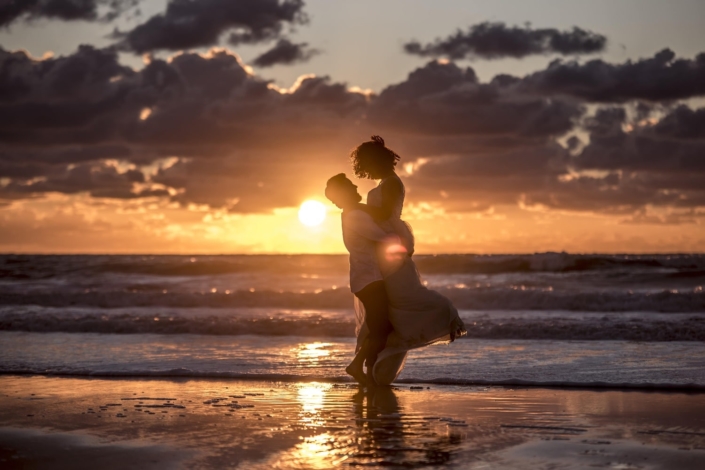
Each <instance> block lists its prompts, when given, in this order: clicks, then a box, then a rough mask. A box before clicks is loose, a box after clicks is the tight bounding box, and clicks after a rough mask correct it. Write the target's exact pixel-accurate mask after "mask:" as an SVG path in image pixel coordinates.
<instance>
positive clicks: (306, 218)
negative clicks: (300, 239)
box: [299, 201, 326, 227]
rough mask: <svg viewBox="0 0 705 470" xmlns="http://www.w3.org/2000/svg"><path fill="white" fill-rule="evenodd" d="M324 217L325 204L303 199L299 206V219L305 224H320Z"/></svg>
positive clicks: (312, 225) (310, 225) (311, 225)
mask: <svg viewBox="0 0 705 470" xmlns="http://www.w3.org/2000/svg"><path fill="white" fill-rule="evenodd" d="M325 218H326V206H324V205H323V203H320V202H318V201H305V202H304V203H303V204H301V207H300V208H299V220H300V221H301V223H302V224H304V225H306V226H309V227H314V226H316V225H321V223H322V222H323V221H324V220H325Z"/></svg>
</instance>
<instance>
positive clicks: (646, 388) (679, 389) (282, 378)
mask: <svg viewBox="0 0 705 470" xmlns="http://www.w3.org/2000/svg"><path fill="white" fill-rule="evenodd" d="M13 376H16V377H44V378H74V379H102V380H112V379H114V380H131V379H133V380H160V379H164V380H171V379H184V380H236V381H243V382H262V381H270V382H285V383H328V384H343V385H345V384H351V385H354V384H356V382H355V381H354V380H353V379H352V378H351V377H349V376H347V375H346V376H338V377H315V376H313V377H312V376H306V375H290V374H281V375H280V374H237V373H231V372H205V373H194V372H192V371H184V372H178V371H173V372H152V371H145V372H139V371H126V372H124V373H122V372H110V373H105V374H102V373H100V372H90V373H86V374H83V373H71V372H67V373H53V372H48V373H47V372H38V371H32V370H26V371H25V370H18V371H0V378H2V377H13ZM406 385H420V386H421V385H423V386H426V385H428V386H430V385H434V386H448V387H502V388H517V387H518V388H527V389H534V388H535V389H547V390H585V391H602V390H604V391H624V392H629V391H634V392H650V391H651V392H655V393H659V392H662V393H669V392H672V393H685V394H693V395H699V394H705V385H704V384H697V383H691V384H668V383H654V384H651V383H647V384H633V383H610V382H586V383H570V382H568V383H566V382H550V381H548V382H537V381H528V380H521V379H510V380H496V381H492V380H464V379H444V378H438V379H430V380H426V379H424V380H421V379H418V380H417V379H407V378H403V379H397V380H396V381H395V382H394V383H393V384H392V387H394V386H406Z"/></svg>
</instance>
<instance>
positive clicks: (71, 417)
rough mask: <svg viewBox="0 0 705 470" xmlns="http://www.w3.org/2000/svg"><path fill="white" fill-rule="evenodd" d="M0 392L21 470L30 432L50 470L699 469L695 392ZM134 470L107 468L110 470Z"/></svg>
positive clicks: (294, 385) (192, 386) (77, 383)
mask: <svg viewBox="0 0 705 470" xmlns="http://www.w3.org/2000/svg"><path fill="white" fill-rule="evenodd" d="M304 349H305V350H307V351H311V350H314V351H315V350H318V349H321V348H319V347H312V348H304ZM306 354H307V353H306ZM0 390H2V393H0V427H2V428H3V429H4V431H3V432H5V434H4V435H0V461H1V460H2V458H16V457H17V459H18V462H19V463H21V464H22V465H24V466H25V467H26V468H32V465H34V464H35V463H36V460H37V459H39V458H42V455H43V454H42V455H40V454H37V450H36V445H35V444H34V441H33V440H32V439H35V437H33V436H34V434H31V433H30V434H28V433H27V432H26V430H27V429H30V430H31V429H34V430H39V429H41V430H42V432H43V433H44V434H42V436H43V437H41V438H42V439H44V440H45V441H46V442H49V443H51V442H54V441H56V443H60V444H61V445H59V444H56V445H53V444H52V446H53V447H51V448H52V449H54V450H52V452H53V454H52V455H51V457H52V459H53V460H54V461H56V462H69V461H71V462H74V461H82V460H81V459H85V458H87V456H88V455H94V454H102V453H110V452H112V450H115V449H117V448H123V447H125V448H130V449H132V448H142V447H144V446H151V447H150V448H151V449H152V450H154V452H155V453H156V454H159V456H160V457H158V458H160V459H162V458H166V457H165V456H170V458H171V459H173V460H178V461H180V462H181V463H182V464H183V465H175V466H176V467H177V468H198V469H210V468H212V469H221V468H241V469H247V470H250V469H266V470H272V469H326V468H337V467H341V466H353V467H365V468H389V467H391V468H441V467H442V468H472V469H480V468H503V469H504V468H510V469H513V468H516V469H523V468H529V467H527V466H526V462H527V459H532V460H531V462H532V467H531V468H554V467H553V466H555V465H557V467H555V468H566V469H571V468H586V467H606V468H625V469H626V468H629V469H631V468H650V467H648V466H646V467H644V466H643V463H644V462H643V461H644V459H648V460H649V462H652V463H653V462H660V465H661V467H660V468H679V469H684V470H685V469H691V468H692V469H698V470H699V469H700V468H702V465H699V463H700V462H702V459H705V400H703V399H702V395H698V394H682V393H680V394H679V393H644V392H623V391H599V392H597V391H590V390H559V389H538V388H533V389H511V388H500V387H492V388H486V387H438V386H432V388H428V387H427V386H423V387H421V386H413V387H410V386H403V387H402V386H400V387H396V388H375V389H370V390H367V389H364V388H359V387H358V386H357V385H352V384H341V383H335V384H334V383H320V382H308V383H305V382H289V383H282V382H259V381H237V380H182V379H179V380H108V379H73V378H45V377H10V376H6V377H0ZM65 435H71V436H74V437H75V436H76V435H83V436H90V437H92V438H96V439H93V440H91V439H83V440H80V441H76V442H78V443H74V440H72V439H65V438H64V437H62V436H65ZM3 436H4V437H3ZM3 439H5V440H4V441H3ZM50 441H51V442H50ZM8 442H13V444H12V445H9V444H8ZM64 442H67V443H68V444H66V445H65V444H63V443H64ZM94 442H97V443H98V444H94ZM116 446H117V447H116ZM154 446H158V447H159V448H157V447H154ZM47 448H49V447H47ZM3 452H5V454H3ZM150 452H151V451H150ZM113 454H114V453H113ZM113 454H110V455H113ZM106 455H107V454H106ZM119 455H122V454H119ZM119 455H118V457H119ZM130 455H132V457H135V456H137V455H141V454H139V453H130V452H126V453H124V457H125V458H128V457H130ZM132 457H130V458H132ZM135 458H136V457H135ZM86 461H88V460H86ZM610 462H611V463H610ZM554 464H555V465H554ZM613 464H614V465H613ZM617 464H619V465H622V467H615V465H617ZM671 464H673V465H671ZM629 465H632V466H629ZM634 465H636V466H634ZM674 465H675V466H674ZM35 466H36V465H35ZM0 467H2V465H1V464H0ZM129 467H130V465H129V464H128V462H127V461H124V459H123V460H120V458H115V459H113V460H110V464H109V465H108V466H107V467H104V468H106V470H110V469H112V468H129ZM18 468H22V467H18Z"/></svg>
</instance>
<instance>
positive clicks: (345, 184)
mask: <svg viewBox="0 0 705 470" xmlns="http://www.w3.org/2000/svg"><path fill="white" fill-rule="evenodd" d="M338 190H339V191H340V192H339V194H340V200H339V201H337V202H336V203H335V205H336V206H338V207H340V208H341V209H342V206H347V205H348V204H349V203H353V204H355V203H358V202H360V201H361V200H362V196H360V194H359V193H358V192H357V186H356V185H355V184H353V182H352V181H350V180H349V179H347V178H346V179H345V181H341V182H340V186H338ZM339 203H340V204H339Z"/></svg>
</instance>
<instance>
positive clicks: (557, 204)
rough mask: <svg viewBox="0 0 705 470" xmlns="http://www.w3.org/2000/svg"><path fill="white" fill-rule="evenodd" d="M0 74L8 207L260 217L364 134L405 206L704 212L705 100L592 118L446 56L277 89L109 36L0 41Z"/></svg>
mask: <svg viewBox="0 0 705 470" xmlns="http://www.w3.org/2000/svg"><path fill="white" fill-rule="evenodd" d="M674 63H675V62H674ZM612 67H616V68H618V67H620V66H619V65H614V66H612ZM549 68H550V67H549ZM0 71H2V73H0V181H1V183H0V184H1V187H0V191H1V193H2V194H0V200H5V201H8V200H15V201H16V200H18V199H22V198H37V197H38V196H40V195H46V194H48V193H65V194H89V195H92V196H93V197H94V198H113V199H114V198H118V199H139V198H146V197H160V198H161V199H162V203H164V204H166V203H167V202H169V203H171V204H173V205H180V206H182V207H186V208H191V209H193V210H195V211H198V210H203V209H202V208H203V207H206V208H210V209H216V208H218V209H223V210H224V211H226V212H231V213H241V214H247V213H264V212H271V211H273V210H275V209H277V208H282V207H292V206H296V205H298V204H299V203H300V202H301V201H302V200H303V199H305V198H309V197H321V195H322V187H321V184H322V183H321V182H322V181H325V179H326V178H327V177H329V176H330V175H331V174H335V173H339V172H341V171H346V170H347V171H348V172H349V169H348V162H347V159H346V156H347V154H348V152H349V150H350V148H352V147H353V146H354V145H356V144H358V143H359V142H360V141H362V140H365V139H366V138H367V137H368V136H369V135H370V134H372V133H375V134H382V135H383V136H384V138H385V140H386V141H387V142H388V144H389V145H390V146H391V147H392V148H394V149H395V150H396V151H397V152H398V153H399V154H400V155H401V156H402V161H401V163H400V167H399V168H400V171H401V172H402V174H403V175H404V178H405V181H406V183H407V189H408V202H409V204H410V206H409V207H412V206H414V207H432V208H434V207H441V208H443V210H444V211H445V214H446V215H448V214H452V213H454V212H475V213H482V214H493V213H492V210H493V207H495V206H497V205H514V206H516V205H520V206H521V207H523V208H525V209H528V210H535V211H539V210H540V211H554V210H555V211H572V212H602V213H610V214H619V215H620V217H622V218H625V217H626V218H627V219H625V220H634V221H643V222H646V221H656V220H664V221H667V222H669V223H676V222H677V221H683V223H685V221H688V220H693V219H697V218H698V217H699V216H698V215H697V214H700V213H701V212H698V211H697V210H699V208H702V207H705V192H704V191H703V189H702V181H703V180H704V179H705V178H704V177H705V168H704V167H703V160H702V155H705V148H704V145H705V126H704V123H705V118H704V117H703V116H705V111H704V110H703V109H702V108H701V109H692V108H691V107H688V106H686V105H681V106H673V105H670V104H669V103H665V104H664V103H660V104H655V105H650V104H644V103H640V102H639V103H628V104H622V103H619V102H616V103H612V104H609V105H605V106H602V107H601V108H599V110H598V111H597V112H592V114H589V113H588V110H589V109H591V108H590V107H588V106H586V105H585V102H584V101H583V100H582V99H580V98H579V97H576V96H573V95H569V94H562V93H549V92H548V91H546V92H537V91H536V90H534V89H531V88H530V87H528V86H527V81H526V80H527V78H520V77H510V76H506V75H500V76H497V77H495V78H493V79H491V80H489V81H482V80H480V79H479V78H478V77H477V74H476V73H475V71H474V70H473V69H472V68H469V67H459V66H458V65H457V64H454V63H450V62H444V61H431V62H429V63H427V64H425V65H423V66H421V67H419V68H417V69H416V70H414V71H412V72H411V73H410V74H409V75H408V76H407V77H406V78H405V79H404V80H401V81H400V82H398V83H395V84H392V85H389V86H387V87H386V88H384V89H383V90H381V91H380V92H379V94H373V93H362V92H359V91H354V90H355V89H351V88H349V87H348V86H347V85H346V84H344V83H336V82H333V81H332V80H330V79H329V78H327V77H317V76H313V75H310V76H302V77H301V78H300V79H299V80H298V81H297V82H296V83H295V84H294V85H293V86H292V87H291V88H289V89H282V88H279V87H277V86H275V85H274V84H272V83H271V82H269V81H267V80H265V79H263V78H261V77H259V76H257V75H255V74H254V73H253V72H252V70H251V69H250V68H249V67H247V66H246V65H245V64H243V63H242V61H241V60H240V59H239V57H238V56H237V55H235V54H234V53H232V52H230V51H228V50H226V49H212V50H210V51H209V52H208V53H203V54H200V53H191V52H184V53H178V54H175V55H174V56H172V57H170V58H169V59H168V60H161V59H153V60H151V62H149V63H148V64H147V65H146V66H145V67H144V68H143V69H141V70H133V69H131V68H129V67H125V66H122V65H121V64H120V63H119V60H118V53H117V51H116V50H115V49H113V48H107V49H97V48H94V47H91V46H82V47H80V48H79V49H78V50H77V51H76V52H75V53H73V54H71V55H68V56H64V57H54V58H47V59H43V60H37V59H34V58H32V57H30V56H29V55H27V54H26V53H24V52H8V51H3V50H0ZM531 77H532V75H530V76H529V78H531ZM592 109H593V111H594V108H592ZM558 140H560V141H561V142H565V144H563V145H560V144H559V143H558ZM405 169H408V171H409V174H406V172H405ZM652 208H657V209H658V210H660V211H665V212H663V214H671V215H663V214H662V213H654V212H652ZM696 209H697V210H696ZM668 210H670V211H671V212H668ZM688 211H691V212H692V211H695V212H692V213H693V214H696V215H687V214H686V212H688ZM638 214H646V215H647V216H648V217H647V216H643V217H642V216H637V215H638ZM684 214H685V215H684ZM629 217H632V219H628V218H629ZM654 217H656V218H654Z"/></svg>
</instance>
